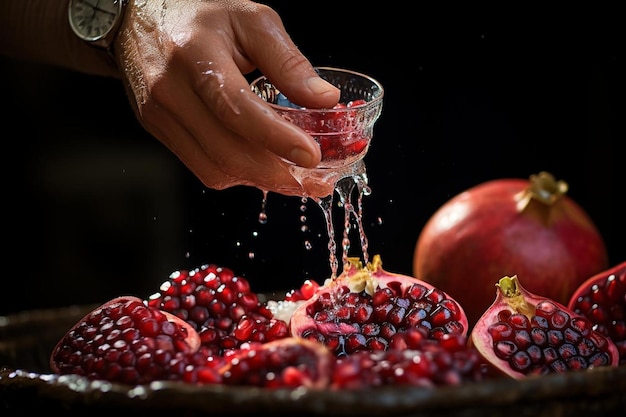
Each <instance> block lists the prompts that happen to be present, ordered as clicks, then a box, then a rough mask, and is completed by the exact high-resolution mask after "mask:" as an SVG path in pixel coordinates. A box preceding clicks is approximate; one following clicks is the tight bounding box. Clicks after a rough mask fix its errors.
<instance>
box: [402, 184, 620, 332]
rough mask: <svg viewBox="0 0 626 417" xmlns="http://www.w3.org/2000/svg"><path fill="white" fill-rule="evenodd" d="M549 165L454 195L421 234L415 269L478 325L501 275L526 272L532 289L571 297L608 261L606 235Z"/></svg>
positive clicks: (550, 295) (553, 296)
mask: <svg viewBox="0 0 626 417" xmlns="http://www.w3.org/2000/svg"><path fill="white" fill-rule="evenodd" d="M566 192H567V184H566V183H564V182H563V181H559V182H556V181H554V178H553V177H552V176H551V175H550V174H549V173H546V172H541V173H540V174H538V175H533V176H531V177H530V181H529V180H522V179H496V180H492V181H488V182H485V183H482V184H479V185H477V186H474V187H472V188H470V189H468V190H466V191H464V192H462V193H460V194H458V195H456V196H455V197H453V198H452V199H450V200H449V201H448V202H446V203H445V204H444V205H443V206H441V207H440V208H439V209H438V210H437V211H436V212H435V213H434V214H433V215H432V217H431V218H430V219H429V220H428V222H427V223H426V224H425V226H424V228H423V229H422V231H421V232H420V235H419V237H418V240H417V243H416V246H415V252H414V259H413V269H414V270H413V272H414V275H415V276H416V277H417V278H419V279H422V280H424V281H427V282H430V283H431V284H433V285H435V286H437V287H438V288H440V289H442V290H443V291H446V292H447V293H449V294H450V295H451V296H452V297H454V298H455V299H456V300H457V301H459V303H461V305H462V306H463V308H464V309H465V312H466V314H467V317H468V320H469V322H470V325H473V324H474V323H475V322H476V321H477V320H478V318H479V317H480V316H481V314H482V312H484V311H485V310H486V308H487V307H488V306H489V305H490V304H491V303H492V301H493V292H492V288H493V282H494V281H497V280H498V279H499V278H500V277H502V276H504V275H518V276H523V277H524V283H525V284H524V285H525V287H526V288H528V290H529V291H531V292H533V293H535V294H541V295H542V296H545V297H547V298H550V299H553V300H555V301H558V302H559V303H561V304H567V302H568V300H569V297H570V296H571V294H572V293H573V291H574V290H575V289H576V288H577V287H578V286H579V285H580V284H581V283H582V282H583V281H584V280H585V279H587V278H588V277H589V276H592V275H594V274H596V273H598V272H600V271H602V270H605V269H606V268H607V267H608V253H607V250H606V246H605V243H604V240H603V238H602V236H601V235H600V233H599V231H598V230H597V228H596V226H595V224H594V223H593V222H592V220H591V219H590V217H589V216H588V214H587V213H586V212H585V211H584V210H583V209H582V208H581V207H580V206H579V205H578V204H577V203H576V202H575V201H574V200H572V199H571V198H569V197H568V196H567V195H566V194H565V193H566Z"/></svg>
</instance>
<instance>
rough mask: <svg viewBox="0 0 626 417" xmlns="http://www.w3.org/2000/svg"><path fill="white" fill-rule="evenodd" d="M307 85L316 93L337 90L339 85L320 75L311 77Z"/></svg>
mask: <svg viewBox="0 0 626 417" xmlns="http://www.w3.org/2000/svg"><path fill="white" fill-rule="evenodd" d="M306 85H307V87H309V89H310V90H311V91H312V92H313V93H315V94H326V93H328V92H331V91H332V92H334V91H336V90H337V87H335V86H334V85H332V84H331V83H329V82H328V81H326V80H323V79H322V78H320V77H311V78H309V79H308V80H307V81H306Z"/></svg>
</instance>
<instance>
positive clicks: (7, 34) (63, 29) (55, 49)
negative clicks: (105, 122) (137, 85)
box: [0, 0, 119, 77]
mask: <svg viewBox="0 0 626 417" xmlns="http://www.w3.org/2000/svg"><path fill="white" fill-rule="evenodd" d="M68 2H69V0H2V1H0V54H3V55H6V56H9V57H12V58H16V59H20V60H27V61H33V62H39V63H43V64H50V65H56V66H61V67H66V68H69V69H72V70H75V71H80V72H85V73H89V74H94V75H102V76H110V77H119V73H118V70H117V68H116V67H115V65H113V62H112V61H111V60H110V57H109V56H108V54H107V52H106V51H104V50H101V49H98V48H95V47H92V46H90V45H88V44H87V43H85V42H83V41H81V40H80V39H78V37H76V36H75V35H74V34H73V33H72V30H71V29H70V25H69V22H68V17H67V5H68Z"/></svg>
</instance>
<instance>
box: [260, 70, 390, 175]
mask: <svg viewBox="0 0 626 417" xmlns="http://www.w3.org/2000/svg"><path fill="white" fill-rule="evenodd" d="M315 70H316V71H317V72H318V74H319V75H320V77H321V78H323V79H324V80H326V81H328V82H329V83H331V84H333V85H334V86H336V87H337V88H339V90H340V91H341V96H340V99H339V103H340V104H339V105H337V106H335V107H334V108H332V109H309V108H304V107H300V106H298V105H296V104H294V103H292V102H290V101H289V99H288V98H287V97H285V95H284V94H282V93H281V92H280V91H279V90H278V88H277V87H276V86H275V85H274V84H272V82H271V81H269V80H268V79H267V78H266V77H265V76H261V77H259V78H257V79H256V80H254V81H252V83H251V84H250V87H251V88H252V91H253V92H254V93H255V94H257V95H258V96H259V97H261V98H262V99H263V100H265V101H266V102H267V103H269V104H270V106H271V107H272V108H273V109H274V111H276V112H277V113H278V114H280V115H281V116H282V117H284V118H285V119H286V120H288V121H290V122H291V123H293V124H295V125H296V126H298V127H300V128H301V129H303V130H304V131H305V132H307V133H308V134H310V135H311V136H312V137H313V138H314V139H315V141H316V142H317V143H318V144H319V146H320V149H321V151H322V159H321V162H320V163H319V165H318V166H317V167H315V168H313V169H307V168H302V167H298V166H296V165H293V166H292V167H291V171H292V174H293V175H294V177H295V178H296V179H298V180H299V181H301V182H302V181H303V180H319V181H325V182H328V183H332V184H336V183H337V182H338V181H339V180H341V179H342V178H346V177H357V176H358V177H360V178H361V180H365V181H366V176H365V166H364V164H363V161H362V160H363V157H364V156H365V154H367V152H368V150H369V146H370V142H371V140H372V136H373V131H374V123H375V122H376V120H377V119H378V117H379V116H380V114H381V111H382V104H383V93H384V90H383V87H382V86H381V84H380V83H379V82H378V81H376V80H375V79H373V78H372V77H369V76H367V75H364V74H361V73H358V72H354V71H350V70H347V69H340V68H331V67H317V68H315Z"/></svg>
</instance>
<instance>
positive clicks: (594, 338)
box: [470, 276, 619, 379]
mask: <svg viewBox="0 0 626 417" xmlns="http://www.w3.org/2000/svg"><path fill="white" fill-rule="evenodd" d="M496 294H497V295H496V299H495V301H494V302H493V304H492V305H491V307H489V308H488V309H487V311H485V313H484V314H483V315H482V316H481V318H480V319H479V320H478V322H477V323H476V325H475V326H474V328H473V329H472V333H471V337H470V338H471V343H472V346H474V347H475V348H476V349H477V350H478V351H479V352H480V354H481V355H483V357H484V358H485V359H486V360H487V361H488V362H489V363H490V364H491V365H493V367H494V368H496V369H498V370H499V371H501V372H502V373H504V374H506V375H509V376H511V377H513V378H517V379H520V378H524V377H526V376H528V375H543V374H549V373H563V372H567V371H576V370H583V369H588V368H593V367H599V366H616V365H617V364H618V361H619V355H618V352H617V347H616V346H615V344H614V343H613V342H612V341H611V340H610V339H609V338H608V337H606V336H604V335H602V334H601V333H599V332H597V331H594V330H593V329H592V326H593V325H592V323H591V322H590V321H589V320H588V319H587V318H585V317H583V316H581V315H579V314H576V313H575V312H573V311H571V310H569V309H568V308H567V307H565V306H564V305H562V304H560V303H557V302H556V301H554V300H551V299H548V298H545V297H541V296H538V295H535V294H532V293H530V292H529V291H527V290H526V289H524V288H523V287H522V286H521V284H520V283H519V281H518V279H517V276H513V277H508V276H505V277H503V278H501V279H500V281H499V282H498V290H497V293H496Z"/></svg>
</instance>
